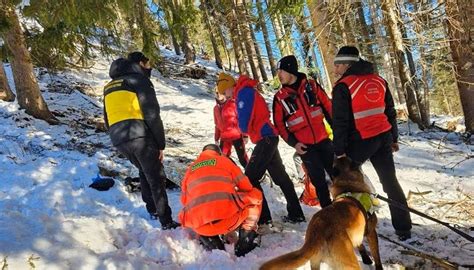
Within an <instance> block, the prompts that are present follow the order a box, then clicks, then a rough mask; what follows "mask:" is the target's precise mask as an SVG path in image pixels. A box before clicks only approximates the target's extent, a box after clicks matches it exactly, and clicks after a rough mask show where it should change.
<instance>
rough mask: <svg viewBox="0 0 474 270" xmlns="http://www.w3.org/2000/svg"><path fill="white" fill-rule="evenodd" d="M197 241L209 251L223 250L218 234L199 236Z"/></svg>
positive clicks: (222, 243)
mask: <svg viewBox="0 0 474 270" xmlns="http://www.w3.org/2000/svg"><path fill="white" fill-rule="evenodd" d="M199 242H200V243H201V245H202V246H203V247H204V249H205V250H207V251H211V250H213V249H220V250H225V248H224V242H222V240H221V238H220V237H219V235H216V236H203V235H200V236H199Z"/></svg>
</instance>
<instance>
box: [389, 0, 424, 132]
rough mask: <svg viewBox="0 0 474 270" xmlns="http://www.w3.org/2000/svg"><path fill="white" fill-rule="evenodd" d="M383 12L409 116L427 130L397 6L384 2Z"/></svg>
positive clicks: (390, 2)
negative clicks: (404, 92) (407, 63)
mask: <svg viewBox="0 0 474 270" xmlns="http://www.w3.org/2000/svg"><path fill="white" fill-rule="evenodd" d="M382 10H383V11H384V13H385V19H386V23H385V25H387V26H388V28H387V29H388V32H389V34H390V38H391V40H392V46H393V49H394V51H395V56H396V59H397V64H398V69H399V73H400V80H401V82H402V85H403V86H404V89H405V91H406V100H407V108H408V116H409V117H410V119H411V120H412V121H413V122H415V123H416V124H417V125H418V126H419V127H420V128H421V129H423V128H425V127H424V125H423V122H422V120H421V115H420V109H419V108H418V102H417V98H416V94H415V84H414V83H413V80H412V78H411V76H410V71H409V69H408V67H407V65H406V63H405V52H404V47H403V39H402V34H401V32H400V28H399V27H398V21H397V15H396V14H395V5H394V3H393V2H392V1H391V0H384V1H383V3H382Z"/></svg>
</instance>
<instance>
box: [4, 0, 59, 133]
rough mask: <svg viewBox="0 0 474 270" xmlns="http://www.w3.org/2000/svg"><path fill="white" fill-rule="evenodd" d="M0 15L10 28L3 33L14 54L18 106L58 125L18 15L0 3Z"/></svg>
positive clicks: (34, 115) (12, 8)
mask: <svg viewBox="0 0 474 270" xmlns="http://www.w3.org/2000/svg"><path fill="white" fill-rule="evenodd" d="M0 15H1V17H3V18H5V19H6V21H7V22H8V24H9V28H8V29H7V30H6V31H5V32H3V36H2V37H3V40H4V41H5V44H6V45H7V47H8V48H9V49H10V52H11V53H12V62H11V67H12V72H13V80H14V82H15V88H16V93H17V95H18V104H19V105H20V107H21V108H23V109H25V111H26V113H27V114H29V115H32V116H33V117H35V118H39V119H43V120H45V121H47V122H48V123H50V124H57V123H58V120H57V119H56V118H55V117H54V116H53V114H52V113H51V112H50V111H49V109H48V106H47V105H46V102H45V101H44V99H43V97H42V96H41V92H40V89H39V86H38V82H37V81H36V76H35V73H34V71H33V64H32V62H31V56H30V52H29V51H28V49H27V47H26V43H25V38H24V36H23V32H22V30H21V27H20V21H19V19H18V15H17V14H16V12H15V7H14V6H13V5H8V4H5V1H2V2H0Z"/></svg>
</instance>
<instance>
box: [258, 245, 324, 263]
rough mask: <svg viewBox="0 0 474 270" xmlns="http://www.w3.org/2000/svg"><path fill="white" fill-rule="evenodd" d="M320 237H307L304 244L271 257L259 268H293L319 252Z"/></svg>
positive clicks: (320, 246)
mask: <svg viewBox="0 0 474 270" xmlns="http://www.w3.org/2000/svg"><path fill="white" fill-rule="evenodd" d="M321 240H322V239H318V238H316V239H313V240H311V239H308V240H306V241H305V243H304V245H303V246H302V247H301V248H300V249H298V250H296V251H293V252H290V253H287V254H284V255H281V256H280V257H277V258H275V259H272V260H270V261H268V262H266V263H264V264H263V265H262V266H260V270H274V269H275V270H276V269H295V268H298V267H300V266H302V265H303V264H305V263H306V262H307V261H309V260H310V259H311V257H313V256H315V255H316V254H317V253H320V252H321V248H322V241H321Z"/></svg>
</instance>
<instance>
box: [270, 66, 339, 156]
mask: <svg viewBox="0 0 474 270" xmlns="http://www.w3.org/2000/svg"><path fill="white" fill-rule="evenodd" d="M300 76H302V77H300V79H299V81H300V85H299V87H298V90H294V89H292V88H290V87H288V86H284V87H283V88H282V89H280V90H279V91H278V92H277V93H276V94H275V97H274V99H273V121H274V122H275V126H276V128H277V129H278V132H279V133H280V135H281V137H282V138H283V139H284V140H285V141H286V142H287V143H288V144H289V145H291V146H293V147H294V146H295V145H296V143H298V142H301V143H304V144H316V143H319V142H321V141H323V140H325V139H328V138H329V134H328V133H327V131H326V128H325V126H324V121H323V120H324V118H325V116H326V120H327V121H328V122H329V123H330V122H331V113H332V104H331V100H330V99H329V97H328V95H327V94H326V92H324V90H323V89H322V87H321V86H320V85H319V84H317V83H316V82H315V81H314V80H307V79H306V76H304V75H303V74H301V75H300Z"/></svg>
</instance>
